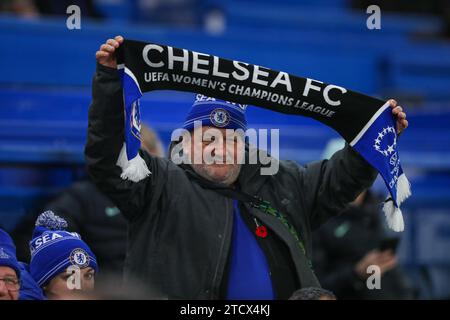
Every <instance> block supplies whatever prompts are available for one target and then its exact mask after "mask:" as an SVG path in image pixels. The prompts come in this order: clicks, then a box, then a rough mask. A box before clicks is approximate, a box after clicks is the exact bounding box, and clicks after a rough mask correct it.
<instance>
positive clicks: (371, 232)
mask: <svg viewBox="0 0 450 320" xmlns="http://www.w3.org/2000/svg"><path fill="white" fill-rule="evenodd" d="M379 203H380V199H377V198H376V197H374V196H373V195H372V194H371V193H370V192H365V193H362V194H361V195H360V196H359V197H358V198H357V200H355V202H354V203H353V204H352V205H351V206H350V207H349V208H348V209H347V210H346V211H345V212H343V213H342V214H341V215H340V216H338V217H336V218H335V219H333V220H331V221H330V222H328V224H326V225H324V226H322V227H321V228H319V229H318V230H317V231H316V232H315V233H314V234H313V239H314V242H313V244H314V250H313V261H314V266H315V270H316V274H317V277H318V278H319V281H320V283H321V284H322V285H323V286H324V287H326V288H329V289H330V290H332V291H333V292H334V293H335V294H336V296H337V297H339V299H412V298H414V296H413V291H412V288H411V287H410V284H409V281H408V279H407V278H406V275H405V274H404V273H403V271H402V270H401V269H400V267H399V265H398V261H397V257H396V255H395V253H394V252H393V251H391V250H384V251H380V250H378V247H379V244H380V243H381V241H382V240H383V239H385V238H386V237H387V235H386V232H385V229H384V227H383V224H382V221H381V219H380V218H381V213H380V208H379V205H378V204H379ZM370 265H377V266H379V268H380V271H381V289H379V290H378V289H373V290H369V289H368V288H367V286H366V279H367V278H368V277H369V276H370V274H368V273H367V272H366V271H367V267H368V266H370Z"/></svg>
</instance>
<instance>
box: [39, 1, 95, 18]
mask: <svg viewBox="0 0 450 320" xmlns="http://www.w3.org/2000/svg"><path fill="white" fill-rule="evenodd" d="M34 2H35V4H36V7H37V8H38V10H39V12H40V13H41V14H42V15H67V13H66V10H67V7H69V6H70V5H77V6H79V7H80V10H81V15H82V16H83V17H91V18H101V17H102V16H101V14H100V13H99V12H98V10H97V9H96V7H95V5H94V3H93V1H92V0H34Z"/></svg>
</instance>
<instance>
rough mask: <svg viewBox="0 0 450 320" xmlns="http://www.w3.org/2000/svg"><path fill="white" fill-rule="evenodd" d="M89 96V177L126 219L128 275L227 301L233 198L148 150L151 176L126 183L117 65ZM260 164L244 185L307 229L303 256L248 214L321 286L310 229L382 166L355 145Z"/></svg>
mask: <svg viewBox="0 0 450 320" xmlns="http://www.w3.org/2000/svg"><path fill="white" fill-rule="evenodd" d="M92 97H93V101H92V104H91V106H90V110H89V127H88V140H87V144H86V148H85V155H86V161H87V165H88V171H89V174H90V177H91V178H92V180H93V181H94V182H95V183H96V184H97V186H98V187H99V188H100V189H101V190H102V191H103V192H104V193H105V194H106V195H107V196H108V197H109V198H111V199H112V200H113V201H114V202H115V203H116V204H117V206H118V207H119V208H120V210H121V212H122V213H123V214H124V215H125V216H126V217H127V219H128V220H129V233H128V235H129V243H128V251H127V258H126V262H125V277H126V278H127V279H130V278H138V279H139V281H140V282H143V283H146V284H147V285H148V286H149V287H150V288H152V289H153V290H155V289H156V290H158V291H160V292H161V293H162V294H163V295H164V296H167V297H169V298H185V299H217V298H220V286H221V282H222V279H223V277H224V270H225V265H226V262H227V258H228V254H229V249H230V242H231V231H232V225H233V200H232V199H230V198H227V197H225V196H223V195H221V194H218V193H216V192H215V191H213V190H208V189H204V188H202V187H201V186H200V185H199V184H197V183H196V182H195V181H192V180H191V179H189V177H188V175H187V174H186V172H185V171H184V170H183V169H182V168H180V167H179V166H177V165H175V164H174V163H173V162H171V161H170V160H168V159H163V158H154V157H151V156H149V155H148V154H147V153H145V152H142V153H141V154H142V157H143V158H144V160H145V161H146V162H147V165H148V168H149V169H150V171H151V172H152V174H151V175H150V176H149V177H147V178H146V179H144V180H141V181H140V182H138V183H134V182H131V181H125V180H122V179H121V178H120V173H121V170H120V168H119V167H118V166H116V161H117V158H118V155H119V152H120V150H121V148H122V145H123V139H124V138H123V137H124V132H123V124H124V112H123V104H122V101H123V99H122V88H121V83H120V80H119V77H118V74H117V71H116V70H114V69H110V68H107V67H103V66H97V72H96V74H95V76H94V80H93V90H92ZM274 161H275V160H274ZM260 168H261V165H260V164H256V165H249V164H245V165H243V167H242V170H241V174H240V176H239V185H240V187H241V189H242V191H244V192H246V193H248V194H251V195H258V196H260V197H261V198H263V199H264V200H267V201H270V203H271V204H272V205H273V207H275V208H277V209H278V210H279V211H281V212H282V213H283V214H284V215H285V217H286V218H287V219H288V220H289V221H290V223H291V224H292V225H293V226H294V227H295V229H296V230H297V232H298V234H299V235H300V237H301V239H302V241H303V243H304V244H305V247H306V255H304V254H303V253H302V251H301V250H300V249H299V246H298V244H297V242H296V241H295V239H294V237H293V236H292V235H291V234H290V233H289V232H288V230H287V228H286V227H285V226H284V225H283V224H282V223H281V222H280V221H279V220H278V219H277V218H275V217H273V216H270V215H267V214H265V213H263V212H261V211H259V210H257V209H255V208H252V207H250V206H248V205H245V206H246V211H248V212H249V213H250V214H251V215H253V216H255V217H256V218H258V219H259V220H260V221H262V222H263V223H264V224H265V225H266V226H267V228H268V229H269V230H271V232H274V233H275V234H277V236H278V237H279V238H280V239H281V240H282V241H283V242H284V243H285V245H286V246H287V247H288V248H289V252H290V254H291V257H292V260H293V262H294V265H295V271H296V273H297V276H298V279H299V281H300V285H301V286H302V287H310V286H319V284H318V281H317V279H316V277H315V275H314V272H313V271H312V269H311V268H310V266H309V263H308V262H309V261H308V260H309V259H310V256H311V230H312V228H315V227H317V226H319V225H320V224H322V223H323V222H325V221H326V220H327V219H328V218H329V217H331V216H334V215H336V214H338V213H339V212H341V211H342V210H343V209H344V208H345V207H346V205H347V204H348V203H349V202H350V201H352V200H353V199H355V197H356V196H357V195H358V194H359V193H360V192H361V191H362V190H364V189H366V188H368V187H370V186H371V185H372V183H373V181H374V179H375V177H376V174H377V173H376V171H375V170H374V169H373V168H372V167H371V166H370V165H369V164H368V163H367V162H366V161H365V160H363V159H362V158H361V157H360V156H359V155H358V154H357V153H356V152H355V151H353V150H352V149H351V148H350V147H348V146H347V147H346V148H345V149H344V150H342V151H340V152H338V153H336V154H335V155H334V156H333V157H332V158H331V159H330V160H329V161H320V162H316V163H313V164H310V165H308V166H305V167H303V166H299V165H298V164H296V163H295V162H292V161H280V163H279V171H278V173H276V174H275V175H272V176H267V175H261V174H260Z"/></svg>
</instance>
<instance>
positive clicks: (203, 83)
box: [117, 40, 411, 231]
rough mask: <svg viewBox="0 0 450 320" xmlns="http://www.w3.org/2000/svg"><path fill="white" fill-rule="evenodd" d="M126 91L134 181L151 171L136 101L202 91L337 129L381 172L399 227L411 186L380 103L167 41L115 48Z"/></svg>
mask: <svg viewBox="0 0 450 320" xmlns="http://www.w3.org/2000/svg"><path fill="white" fill-rule="evenodd" d="M118 63H119V65H118V69H119V71H120V74H121V77H122V83H123V92H124V108H125V142H124V147H123V148H122V151H121V153H120V156H119V159H118V162H117V164H118V165H119V166H120V167H121V168H122V178H123V179H130V180H132V181H134V182H137V181H140V180H141V179H143V178H145V177H146V176H148V175H149V174H150V171H149V170H148V168H147V166H146V164H145V162H144V160H143V159H142V158H141V157H140V156H139V153H138V150H139V146H140V135H139V129H140V123H139V114H140V111H139V98H140V97H141V96H142V93H143V92H147V91H153V90H179V91H189V92H196V93H200V94H203V95H206V96H209V97H215V98H218V99H223V100H226V101H233V102H234V103H239V104H248V105H254V106H259V107H263V108H266V109H270V110H273V111H277V112H281V113H286V114H295V115H302V116H307V117H311V118H313V119H316V120H318V121H320V122H322V123H323V124H325V125H327V126H329V127H331V128H333V129H335V130H336V131H337V132H338V133H339V134H340V135H341V136H342V137H343V138H344V139H345V140H346V141H347V142H348V143H349V144H350V146H352V147H353V148H354V149H355V150H356V151H357V152H358V153H359V154H360V155H361V156H362V157H363V158H364V159H365V160H366V161H367V162H368V163H370V164H371V165H372V166H373V167H374V168H375V169H377V170H378V172H379V173H380V174H381V176H382V177H383V179H384V181H385V183H386V187H387V189H388V191H389V193H390V197H389V198H388V199H387V200H386V201H385V205H384V207H383V210H384V212H385V214H386V218H387V222H388V225H389V227H390V228H391V229H393V230H394V231H402V230H403V229H404V223H403V217H402V214H401V211H400V208H399V207H400V204H401V203H402V202H403V201H404V200H405V199H406V198H407V197H409V196H410V194H411V192H410V184H409V182H408V180H407V178H406V176H405V174H404V173H403V170H402V167H401V165H400V157H399V154H398V151H397V132H396V120H395V118H394V116H393V115H392V110H391V108H390V107H389V104H388V103H387V102H386V103H385V102H384V101H382V100H379V99H376V98H373V97H369V96H366V95H363V94H361V93H357V92H354V91H351V90H348V89H346V88H343V87H340V86H336V85H331V84H325V83H323V82H321V81H318V80H314V79H309V78H302V77H298V76H294V75H290V74H288V73H286V72H281V71H280V72H278V71H274V70H271V69H267V68H264V67H261V66H257V65H252V64H248V63H243V62H239V61H231V60H226V59H222V58H219V57H216V56H212V55H208V54H203V53H198V52H195V51H189V50H186V49H178V48H174V47H171V46H165V45H158V44H154V43H144V42H138V41H133V40H125V41H124V43H123V44H122V45H121V46H120V47H119V50H118Z"/></svg>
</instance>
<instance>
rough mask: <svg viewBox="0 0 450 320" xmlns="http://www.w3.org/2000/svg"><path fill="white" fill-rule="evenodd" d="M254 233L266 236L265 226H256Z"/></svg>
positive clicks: (262, 236) (261, 236)
mask: <svg viewBox="0 0 450 320" xmlns="http://www.w3.org/2000/svg"><path fill="white" fill-rule="evenodd" d="M255 234H256V235H257V236H258V237H260V238H265V237H267V228H266V227H265V226H258V227H256V230H255Z"/></svg>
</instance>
